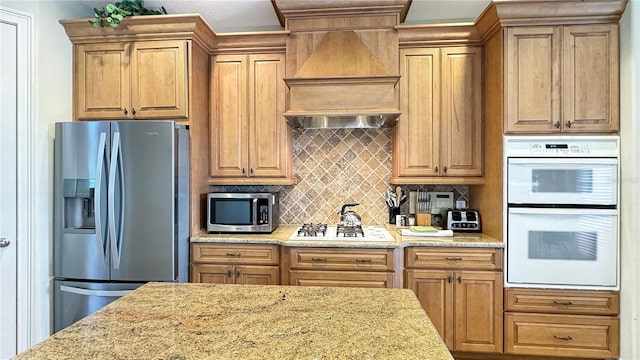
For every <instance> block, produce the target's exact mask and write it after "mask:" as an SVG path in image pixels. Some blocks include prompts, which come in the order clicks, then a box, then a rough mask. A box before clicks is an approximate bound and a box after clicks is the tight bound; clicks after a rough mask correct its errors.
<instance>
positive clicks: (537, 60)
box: [505, 26, 562, 133]
mask: <svg viewBox="0 0 640 360" xmlns="http://www.w3.org/2000/svg"><path fill="white" fill-rule="evenodd" d="M561 31H562V30H561V28H560V27H559V26H531V27H510V28H507V31H506V34H507V38H506V48H507V50H506V51H507V55H506V57H507V59H506V60H507V61H506V74H505V82H506V84H505V85H506V102H507V104H506V105H505V111H506V114H505V122H506V124H505V129H506V132H507V133H511V132H530V133H554V132H559V131H560V121H561V119H560V81H561V78H562V75H561V73H560V71H561V70H560V43H561Z"/></svg>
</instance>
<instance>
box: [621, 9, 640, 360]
mask: <svg viewBox="0 0 640 360" xmlns="http://www.w3.org/2000/svg"><path fill="white" fill-rule="evenodd" d="M638 99H640V1H639V0H631V1H629V4H628V5H627V10H626V11H625V13H624V15H623V17H622V19H621V21H620V137H621V140H620V142H621V172H622V175H621V184H622V188H621V201H620V213H621V220H620V223H621V231H620V238H621V242H622V244H621V274H620V277H621V286H620V307H621V308H620V359H624V360H637V359H640V340H639V339H640V221H638V219H639V218H640V123H639V121H640V117H639V116H640V102H639V101H638Z"/></svg>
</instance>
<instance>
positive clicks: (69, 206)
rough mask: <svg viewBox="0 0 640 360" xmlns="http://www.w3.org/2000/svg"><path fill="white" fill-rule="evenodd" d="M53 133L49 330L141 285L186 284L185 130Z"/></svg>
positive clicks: (104, 126)
mask: <svg viewBox="0 0 640 360" xmlns="http://www.w3.org/2000/svg"><path fill="white" fill-rule="evenodd" d="M55 132H56V134H55V140H54V154H55V159H54V196H55V199H54V242H53V249H54V250H53V251H54V253H53V254H54V259H53V264H54V285H55V289H54V300H53V304H54V331H58V330H61V329H63V328H65V327H67V326H68V325H70V324H72V323H73V322H75V321H77V320H79V319H81V318H82V317H84V316H86V315H89V314H91V313H93V312H95V311H97V310H98V309H100V308H102V307H103V306H105V305H107V304H108V303H110V302H112V301H114V300H116V299H117V298H118V297H121V296H123V295H124V294H126V293H128V292H130V291H131V290H133V289H135V288H137V287H139V286H141V285H142V284H144V283H145V282H147V281H177V282H186V281H188V262H189V255H188V252H189V133H188V130H187V128H186V127H184V126H181V125H177V124H176V123H175V122H173V121H91V122H89V121H87V122H66V123H56V124H55Z"/></svg>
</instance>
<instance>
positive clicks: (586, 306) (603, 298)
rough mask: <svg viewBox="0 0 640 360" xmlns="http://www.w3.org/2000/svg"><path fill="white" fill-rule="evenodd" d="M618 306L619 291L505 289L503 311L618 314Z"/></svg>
mask: <svg viewBox="0 0 640 360" xmlns="http://www.w3.org/2000/svg"><path fill="white" fill-rule="evenodd" d="M619 306H620V297H619V294H618V293H617V292H613V291H587V290H585V291H582V290H546V289H506V290H505V310H506V311H521V312H544V313H558V314H584V315H591V314H593V315H618V312H619V309H620V308H619Z"/></svg>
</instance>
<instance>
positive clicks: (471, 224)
mask: <svg viewBox="0 0 640 360" xmlns="http://www.w3.org/2000/svg"><path fill="white" fill-rule="evenodd" d="M443 223H444V228H445V229H449V230H453V231H458V232H481V231H482V227H481V225H480V214H479V213H478V212H477V211H475V210H448V211H447V212H446V213H445V219H444V221H443Z"/></svg>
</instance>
